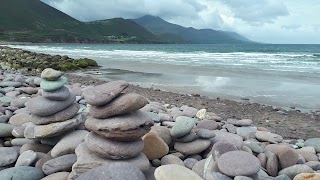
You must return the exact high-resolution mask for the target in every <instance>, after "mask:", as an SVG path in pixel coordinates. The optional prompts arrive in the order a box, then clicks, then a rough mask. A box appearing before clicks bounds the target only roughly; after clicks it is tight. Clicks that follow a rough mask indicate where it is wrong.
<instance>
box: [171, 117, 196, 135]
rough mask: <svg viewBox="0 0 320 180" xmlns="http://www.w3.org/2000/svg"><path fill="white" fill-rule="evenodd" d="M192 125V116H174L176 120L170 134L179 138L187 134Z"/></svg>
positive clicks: (193, 122)
mask: <svg viewBox="0 0 320 180" xmlns="http://www.w3.org/2000/svg"><path fill="white" fill-rule="evenodd" d="M194 126H195V121H194V119H193V118H189V117H187V116H179V117H177V118H176V122H175V123H174V126H173V127H172V129H171V130H170V134H171V136H172V137H174V138H179V137H182V136H185V135H187V134H189V133H190V132H191V129H192V128H193V127H194Z"/></svg>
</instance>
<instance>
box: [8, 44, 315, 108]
mask: <svg viewBox="0 0 320 180" xmlns="http://www.w3.org/2000/svg"><path fill="white" fill-rule="evenodd" d="M11 47H17V48H22V49H26V50H30V51H35V52H41V53H48V54H59V55H68V56H70V57H73V58H84V57H87V58H92V59H95V60H96V61H97V62H98V64H99V65H101V66H102V68H101V69H100V70H98V71H84V72H83V73H85V74H91V75H93V76H95V77H98V78H109V79H114V80H118V79H123V80H127V81H129V82H131V83H133V84H136V85H140V86H143V87H155V88H160V89H163V90H167V91H173V92H178V93H187V94H192V93H193V94H201V95H205V96H209V97H212V98H216V97H221V98H229V99H233V100H240V99H241V98H243V97H245V98H249V99H250V102H257V103H263V104H267V105H273V106H281V107H291V106H294V107H297V108H300V109H302V110H320V45H276V44H244V45H213V44H201V45H198V44H161V45H157V44H142V45H140V44H125V45H122V44H40V45H39V44H38V45H37V44H34V45H12V46H11Z"/></svg>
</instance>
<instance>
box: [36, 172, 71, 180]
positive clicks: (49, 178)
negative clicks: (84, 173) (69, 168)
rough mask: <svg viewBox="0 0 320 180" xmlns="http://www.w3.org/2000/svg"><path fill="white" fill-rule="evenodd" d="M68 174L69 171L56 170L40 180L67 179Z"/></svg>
mask: <svg viewBox="0 0 320 180" xmlns="http://www.w3.org/2000/svg"><path fill="white" fill-rule="evenodd" d="M69 174H70V173H69V172H57V173H54V174H50V175H49V176H46V177H44V178H42V179H41V180H67V179H68V176H69Z"/></svg>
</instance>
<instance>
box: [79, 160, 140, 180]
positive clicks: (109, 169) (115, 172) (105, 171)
mask: <svg viewBox="0 0 320 180" xmlns="http://www.w3.org/2000/svg"><path fill="white" fill-rule="evenodd" d="M88 179H94V180H105V179H119V180H120V179H123V180H126V179H127V180H129V179H130V180H145V179H146V178H145V176H144V174H143V173H142V171H141V170H140V169H139V168H137V167H136V166H134V165H132V164H130V163H126V162H118V163H113V164H111V165H103V166H99V167H96V168H93V169H90V170H89V171H87V172H85V173H84V174H82V175H81V176H79V177H78V178H77V180H88Z"/></svg>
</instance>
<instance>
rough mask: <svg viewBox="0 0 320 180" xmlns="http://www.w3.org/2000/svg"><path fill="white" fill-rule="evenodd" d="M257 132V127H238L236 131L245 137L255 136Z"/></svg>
mask: <svg viewBox="0 0 320 180" xmlns="http://www.w3.org/2000/svg"><path fill="white" fill-rule="evenodd" d="M256 132H257V127H238V128H237V129H236V133H237V134H238V135H239V136H241V137H242V138H243V139H245V140H246V139H252V138H255V133H256Z"/></svg>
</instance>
